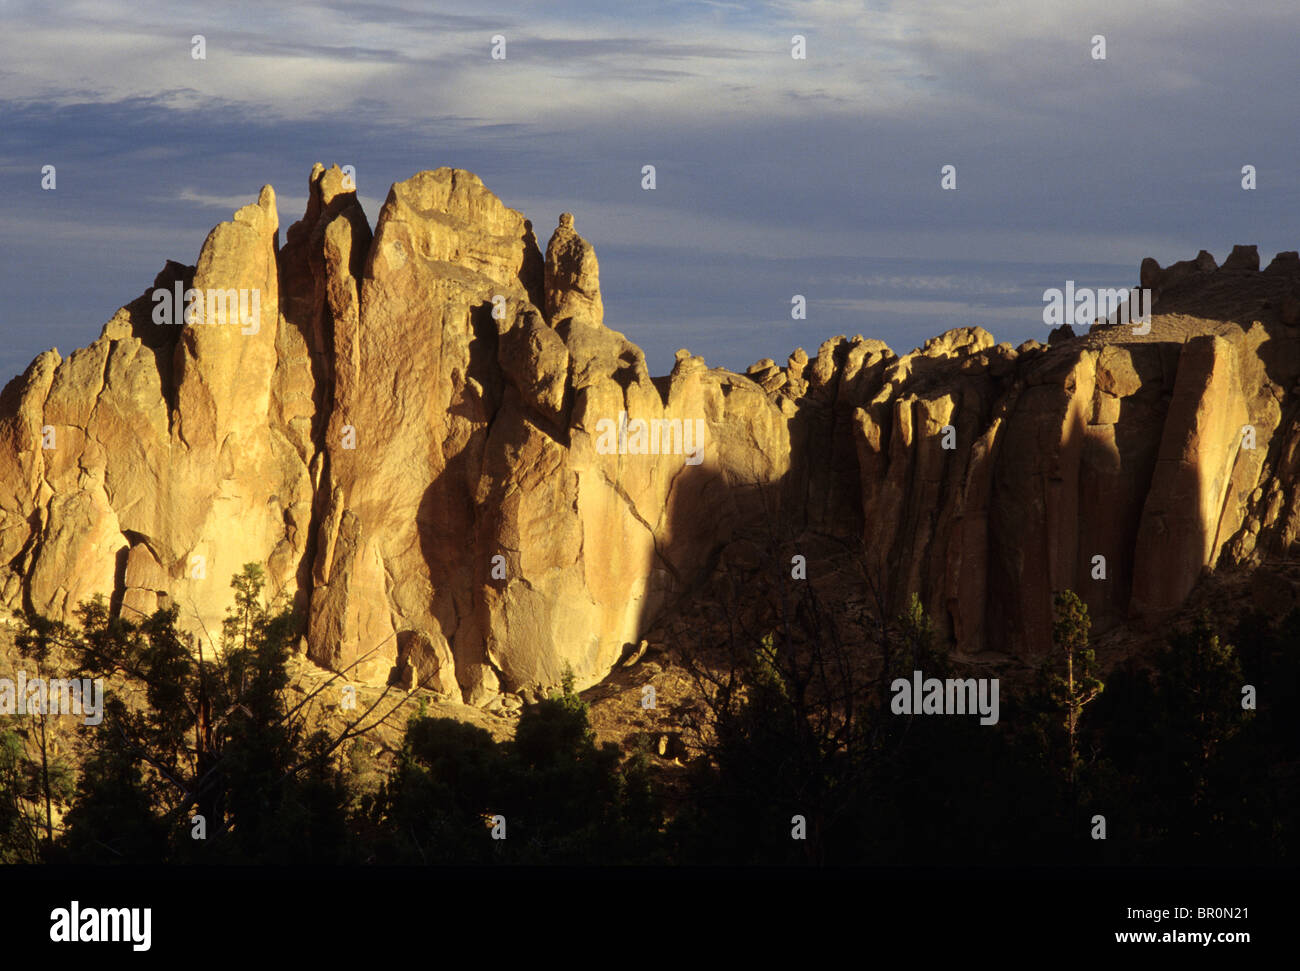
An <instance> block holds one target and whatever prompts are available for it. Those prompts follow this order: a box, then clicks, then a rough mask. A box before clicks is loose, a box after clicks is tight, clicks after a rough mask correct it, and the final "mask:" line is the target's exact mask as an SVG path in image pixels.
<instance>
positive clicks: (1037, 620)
mask: <svg viewBox="0 0 1300 971" xmlns="http://www.w3.org/2000/svg"><path fill="white" fill-rule="evenodd" d="M309 186H310V195H309V201H308V206H307V212H306V214H305V215H304V217H303V218H302V220H300V221H299V222H297V223H295V224H294V225H293V226H292V227H290V228H289V230H288V232H287V233H286V235H285V242H284V245H283V246H280V245H279V233H278V226H279V219H278V215H277V212H276V208H275V195H274V192H273V191H272V190H271V188H270V187H269V186H268V187H266V188H264V189H263V190H262V192H261V194H260V196H259V198H258V201H257V203H256V204H255V205H250V206H246V207H244V208H243V209H241V210H239V212H237V213H236V214H235V217H234V220H233V221H232V222H228V223H222V224H221V225H219V226H218V227H217V228H216V229H214V230H213V231H212V233H211V234H210V235H209V237H208V239H207V240H206V241H205V243H204V244H203V247H202V249H201V251H200V254H199V259H198V262H197V264H196V265H195V266H183V265H180V264H177V263H170V262H169V263H168V264H167V266H166V267H164V269H163V271H162V272H161V273H160V274H159V275H158V277H157V278H156V280H155V281H154V286H153V287H151V288H150V289H149V290H148V291H146V292H145V294H143V295H142V296H141V297H140V298H138V299H137V300H135V301H133V302H132V303H130V304H128V305H127V306H125V307H123V308H122V309H121V310H119V311H118V312H117V314H115V315H114V316H113V318H112V319H111V320H110V321H109V322H108V324H107V325H105V327H104V330H103V332H102V334H101V335H100V337H99V339H98V340H96V341H95V342H94V343H92V344H91V345H90V346H89V347H86V348H84V349H82V350H79V351H75V352H74V353H73V354H71V355H70V356H69V357H68V358H66V359H64V358H62V357H61V356H60V355H59V354H58V352H57V351H48V352H46V353H45V354H42V355H41V356H40V357H38V358H37V359H36V360H35V361H34V362H33V363H32V365H31V366H30V367H29V368H28V369H27V371H26V372H25V373H24V374H23V375H21V376H20V377H18V378H16V379H15V380H14V381H12V382H10V384H9V385H8V386H7V387H6V388H5V389H4V391H3V393H2V394H0V596H2V597H3V600H4V602H5V603H6V604H8V605H9V606H10V607H11V608H14V609H17V608H20V607H28V608H32V609H36V610H38V611H41V612H42V613H46V614H49V615H52V616H57V617H62V618H70V617H71V616H72V611H73V610H74V608H75V606H76V605H77V604H78V603H79V602H81V601H82V600H84V599H86V598H87V597H89V596H91V595H93V594H95V593H103V594H105V595H106V596H109V597H110V598H111V601H112V603H113V605H114V608H115V609H117V610H120V611H122V612H124V613H125V614H126V615H128V616H133V617H138V616H139V615H142V614H148V613H149V612H151V611H152V610H153V609H155V608H156V607H157V606H159V605H166V604H171V603H174V604H176V605H177V606H178V608H179V610H180V613H181V617H182V620H183V622H184V623H185V624H186V625H187V626H189V627H190V628H191V629H194V630H195V631H197V632H203V631H206V632H207V633H208V635H209V636H215V635H216V633H217V631H218V630H219V628H220V622H221V618H222V616H223V613H224V611H225V609H226V607H227V606H228V604H229V602H230V589H229V581H230V578H231V577H232V576H233V575H234V574H235V573H236V572H237V571H238V570H239V569H240V568H241V567H242V565H243V564H244V563H246V562H250V561H254V562H258V563H262V564H264V565H265V567H266V570H267V574H268V578H269V581H270V587H271V589H272V590H273V591H274V592H277V593H283V594H284V595H285V596H287V597H289V598H291V599H292V601H293V602H294V603H295V604H296V606H297V607H298V608H299V611H300V615H301V616H302V617H303V624H304V635H305V637H306V641H307V645H308V650H309V653H310V655H311V656H312V658H313V659H314V660H316V661H317V662H318V663H320V664H322V665H325V666H327V667H330V668H333V669H335V670H345V671H347V672H348V674H349V676H351V677H354V678H358V679H361V680H367V681H384V680H386V679H393V680H396V681H397V682H399V683H402V684H406V685H411V684H414V683H417V682H418V683H420V684H423V685H426V686H428V687H432V688H435V689H437V690H439V691H442V692H444V693H446V694H449V695H451V696H453V697H455V698H458V699H460V698H463V699H464V700H465V701H467V702H469V703H472V704H482V703H486V702H487V701H488V700H490V699H491V698H493V697H495V695H496V694H497V692H498V691H502V690H521V689H525V688H533V689H536V688H538V687H545V686H549V685H553V684H555V683H557V682H558V681H559V679H560V677H561V675H562V673H563V671H564V669H565V667H566V666H568V667H571V668H572V670H573V671H574V673H575V675H576V676H577V680H578V683H579V685H582V686H585V685H588V684H591V683H594V682H595V681H597V680H599V679H600V678H601V677H603V676H604V675H605V674H606V673H607V672H608V671H609V669H610V668H611V667H612V666H613V665H614V664H615V663H616V662H617V661H618V659H619V657H620V656H621V655H622V654H623V652H624V651H625V650H626V648H627V646H628V645H629V644H635V643H636V642H637V640H638V637H639V636H640V634H641V632H643V631H644V630H645V629H646V628H647V627H648V625H649V624H650V622H651V621H653V619H654V618H655V617H656V616H657V615H659V614H660V613H662V611H664V610H665V609H666V608H668V607H669V606H670V605H671V603H672V601H673V598H674V597H676V596H678V595H680V594H683V593H685V592H687V591H689V590H691V589H692V588H693V587H694V586H695V585H696V584H697V583H698V582H699V581H701V580H702V579H703V578H704V577H705V576H706V575H707V574H708V572H709V571H710V570H711V569H712V568H713V564H714V562H715V560H716V558H717V556H718V554H719V551H720V550H721V549H722V548H723V547H724V546H725V544H726V543H727V541H728V539H729V537H730V536H731V535H732V534H733V533H734V532H735V531H736V530H737V529H739V528H741V527H746V526H752V525H754V524H757V523H773V524H777V523H779V524H780V526H781V528H783V529H785V530H787V531H789V532H791V533H792V534H793V535H795V536H798V535H799V534H801V533H802V534H805V535H806V534H807V533H808V532H809V531H812V532H816V533H820V534H823V535H829V536H834V537H839V538H841V539H843V540H844V541H846V542H852V543H858V542H861V543H862V544H863V553H862V557H863V565H864V568H865V570H866V573H867V576H868V578H870V580H871V582H873V583H875V584H877V585H878V587H879V589H880V590H881V591H882V593H883V596H884V597H885V599H886V600H887V602H888V603H889V604H890V606H891V607H895V608H897V607H900V606H901V605H902V603H903V602H905V600H906V599H907V597H908V596H909V595H910V594H911V593H912V592H917V593H919V594H920V595H921V597H922V599H923V601H924V602H925V603H926V605H927V607H928V608H929V610H930V612H931V614H932V615H933V616H934V617H935V619H936V621H937V622H938V624H939V627H940V629H941V631H942V632H943V633H944V634H945V635H947V636H948V637H949V638H951V640H952V641H953V642H954V643H955V645H956V646H957V648H958V649H959V650H962V651H966V652H977V651H984V650H997V651H1004V652H1009V653H1014V654H1019V655H1032V654H1035V653H1037V652H1040V651H1042V650H1043V649H1045V647H1046V645H1047V643H1048V642H1049V638H1050V633H1049V632H1050V611H1051V593H1052V591H1053V590H1056V589H1060V588H1062V587H1071V588H1073V589H1075V590H1078V591H1079V592H1080V593H1081V594H1083V595H1084V596H1085V598H1086V599H1087V600H1088V602H1089V604H1090V606H1091V608H1092V610H1093V613H1094V616H1095V618H1096V620H1097V622H1098V623H1099V624H1100V625H1102V626H1106V625H1111V624H1114V623H1118V622H1119V621H1121V620H1123V619H1125V618H1127V617H1131V616H1137V617H1151V618H1158V617H1159V616H1161V615H1162V614H1163V613H1165V612H1167V611H1170V610H1172V609H1175V608H1176V607H1177V606H1179V605H1180V604H1181V603H1182V601H1183V599H1184V598H1185V597H1186V596H1187V594H1188V593H1189V592H1190V590H1191V587H1192V586H1193V585H1194V584H1195V582H1196V580H1197V579H1198V577H1199V576H1200V574H1201V572H1202V570H1204V569H1205V568H1208V567H1213V566H1216V565H1225V564H1238V563H1245V562H1249V561H1250V560H1251V558H1252V557H1256V556H1259V555H1261V554H1262V553H1264V552H1268V551H1284V550H1286V549H1287V548H1289V546H1290V544H1291V543H1292V542H1293V541H1294V540H1295V538H1296V535H1297V531H1298V530H1300V495H1298V494H1297V490H1296V489H1295V482H1296V475H1295V473H1296V471H1297V469H1296V466H1297V465H1300V423H1297V420H1296V408H1295V397H1294V395H1293V394H1292V389H1293V387H1294V385H1295V383H1296V379H1297V377H1300V353H1298V352H1297V349H1296V348H1297V341H1296V339H1295V337H1294V336H1293V335H1292V332H1291V330H1290V328H1289V326H1288V324H1289V323H1291V321H1289V320H1288V317H1287V315H1288V313H1289V309H1288V308H1290V307H1291V305H1292V303H1294V302H1295V300H1296V294H1297V293H1300V260H1296V259H1293V257H1294V254H1282V255H1281V256H1279V257H1278V259H1277V260H1275V261H1274V263H1273V264H1272V265H1270V267H1269V268H1268V269H1266V270H1264V271H1263V272H1260V271H1259V268H1258V267H1259V264H1258V256H1257V255H1255V256H1254V262H1253V264H1252V262H1251V256H1252V254H1253V248H1245V247H1240V248H1238V249H1237V250H1234V254H1233V256H1232V257H1230V258H1229V260H1227V261H1226V262H1225V263H1224V266H1223V267H1222V268H1218V267H1217V266H1216V265H1215V264H1214V261H1213V258H1212V257H1209V254H1206V253H1202V254H1201V257H1199V258H1198V259H1197V260H1194V261H1188V262H1187V263H1185V264H1176V265H1175V266H1174V267H1170V268H1169V269H1168V270H1162V269H1161V268H1160V267H1159V265H1158V264H1155V262H1154V261H1150V260H1149V261H1146V262H1144V264H1143V266H1142V270H1141V277H1142V281H1143V283H1144V284H1147V285H1150V286H1152V288H1153V289H1155V290H1157V291H1158V296H1159V300H1160V303H1159V304H1158V305H1157V314H1156V317H1155V319H1154V321H1153V326H1152V328H1151V332H1150V333H1149V334H1146V335H1143V336H1138V335H1134V334H1133V333H1132V331H1131V329H1130V328H1128V327H1122V328H1121V327H1104V326H1097V327H1094V328H1093V331H1092V332H1091V333H1090V334H1088V335H1086V336H1083V337H1078V338H1071V337H1070V336H1069V335H1068V334H1066V333H1062V334H1060V335H1058V336H1057V337H1055V338H1054V340H1053V343H1052V344H1051V346H1050V347H1046V346H1042V345H1039V344H1037V343H1035V342H1032V341H1031V342H1027V343H1026V344H1024V345H1022V346H1021V347H1019V348H1012V347H1011V346H1010V345H1008V344H995V343H994V341H993V338H992V337H991V336H990V335H989V334H988V333H987V332H985V331H983V330H980V329H979V328H972V329H963V330H956V331H951V332H949V333H947V334H944V335H943V336H942V337H939V338H935V339H933V340H931V341H929V342H928V343H927V344H926V345H925V346H924V347H923V348H920V349H918V350H916V351H913V352H912V353H910V354H907V355H904V356H902V357H899V356H898V355H896V354H895V353H894V352H893V351H891V350H890V349H889V348H888V347H886V346H885V345H884V344H883V343H881V342H879V341H873V340H864V339H862V338H860V337H859V338H855V339H853V340H847V339H845V338H843V337H839V338H835V339H832V340H830V341H827V342H826V343H825V344H824V345H822V347H821V348H820V349H819V351H818V353H817V355H816V357H813V358H810V357H809V356H808V355H807V354H805V353H804V352H803V351H802V350H797V351H795V352H794V353H793V354H792V355H790V357H789V359H788V361H787V362H786V364H785V365H784V366H778V365H776V364H775V363H774V362H773V361H771V360H764V361H760V362H758V363H757V364H756V365H754V366H753V367H751V368H750V369H749V371H748V373H747V374H746V375H739V374H734V373H732V372H729V371H726V370H723V369H718V368H714V369H710V368H708V367H707V366H706V365H705V363H704V361H703V360H701V359H700V358H698V357H694V356H692V355H691V354H690V353H689V352H687V351H681V352H679V354H678V360H677V362H676V365H675V366H674V368H673V371H672V373H671V374H670V375H668V376H666V377H662V378H653V377H651V375H650V374H649V371H648V370H647V368H646V363H645V358H644V355H643V354H642V352H641V351H640V350H639V349H638V348H637V347H636V346H635V345H633V344H632V343H631V342H629V341H628V340H627V339H626V338H625V337H624V336H623V335H621V334H619V333H618V332H617V331H614V330H612V329H610V328H608V327H606V326H605V324H604V321H603V313H604V310H603V304H602V301H601V296H600V281H599V265H598V262H597V259H596V255H595V252H594V251H593V249H592V247H591V246H590V245H589V244H588V243H587V242H586V241H585V240H583V239H582V237H581V236H579V235H578V234H577V232H576V230H575V227H574V222H573V218H572V216H570V215H568V214H565V215H563V216H562V217H561V219H560V224H559V226H558V228H557V229H556V230H555V232H554V234H553V235H552V237H551V239H550V242H549V244H548V245H547V247H546V251H545V255H543V253H542V251H541V248H540V246H539V244H538V241H537V238H536V236H535V234H534V231H533V227H532V224H531V223H530V222H529V221H528V220H526V219H525V218H524V217H523V215H522V214H521V213H519V212H517V211H515V210H513V209H510V208H508V207H506V206H505V205H504V204H503V203H502V202H501V201H500V200H498V199H497V198H496V197H495V196H494V195H493V194H492V193H491V192H489V191H488V190H487V189H486V188H485V187H484V186H483V184H482V182H480V181H479V179H478V178H477V177H475V176H474V175H472V174H471V173H468V172H464V171H461V170H455V169H445V168H444V169H439V170H437V171H433V172H421V173H419V174H417V175H415V176H413V177H412V178H411V179H408V180H407V181H405V182H402V183H398V184H397V185H395V186H393V188H392V190H391V191H390V193H389V196H388V199H387V200H386V201H385V203H384V206H383V208H382V210H381V211H380V213H379V214H378V218H377V220H376V223H375V226H374V230H373V233H372V231H371V228H370V226H369V223H368V221H367V219H366V216H365V214H364V213H363V212H362V209H361V206H360V204H359V203H358V201H357V199H356V196H355V193H354V192H353V191H350V190H348V189H346V188H345V186H344V181H343V177H342V174H341V173H340V172H339V170H338V169H337V168H333V169H329V170H326V169H324V167H323V166H319V165H318V166H317V167H316V168H315V169H313V171H312V173H311V176H310V180H309ZM176 288H179V289H180V291H181V292H182V293H184V292H185V291H189V290H194V291H197V292H199V294H200V295H202V294H207V293H212V292H217V293H221V294H225V293H230V292H235V293H239V292H244V293H248V292H253V291H256V292H257V293H258V294H259V295H260V302H259V307H260V315H259V316H258V319H257V322H256V323H250V321H249V319H248V317H247V314H246V315H245V316H244V317H243V318H240V317H239V315H238V314H237V313H235V311H233V310H232V309H231V307H230V306H229V305H227V307H226V308H225V310H224V312H222V311H218V312H217V313H216V314H209V315H208V319H205V320H204V321H203V322H201V323H195V322H191V323H188V324H181V323H170V324H169V323H159V322H157V321H158V317H157V314H158V300H157V297H156V293H157V292H158V291H168V292H175V290H176ZM209 306H210V305H209ZM1247 426H1248V427H1249V429H1250V431H1249V433H1243V428H1246V427H1247ZM687 436H690V437H689V438H687ZM1251 446H1253V447H1251ZM643 453H649V454H643ZM1097 556H1102V557H1104V558H1105V572H1104V578H1102V576H1101V575H1100V573H1099V567H1098V565H1097V561H1096V560H1095V559H1094V558H1095V557H1097Z"/></svg>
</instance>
